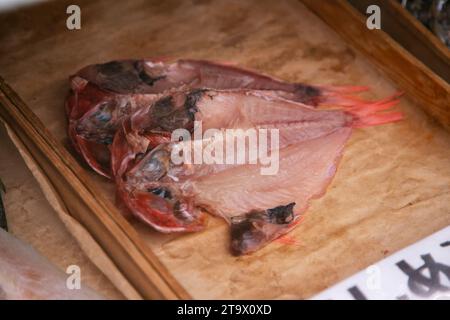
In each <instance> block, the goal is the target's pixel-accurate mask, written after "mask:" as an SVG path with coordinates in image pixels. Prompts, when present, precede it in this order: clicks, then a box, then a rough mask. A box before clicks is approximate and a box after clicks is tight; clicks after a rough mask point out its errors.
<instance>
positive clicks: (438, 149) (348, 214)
mask: <svg viewBox="0 0 450 320" xmlns="http://www.w3.org/2000/svg"><path fill="white" fill-rule="evenodd" d="M68 4H70V3H69V2H68V1H58V2H56V3H47V4H43V5H40V6H37V7H35V8H32V9H27V10H24V11H22V12H20V13H16V14H11V15H9V16H7V17H0V21H1V22H0V30H1V31H0V32H1V34H0V42H1V43H2V47H1V48H0V72H1V74H2V76H4V77H5V79H6V80H7V82H8V83H9V84H10V85H11V86H12V87H13V88H14V89H15V90H16V91H17V92H18V93H19V94H20V95H21V96H22V98H23V99H24V100H25V102H26V103H27V104H28V105H29V106H30V107H31V108H32V109H33V111H34V112H35V113H36V114H37V115H38V116H39V118H40V119H41V120H42V121H43V122H44V124H45V125H46V126H47V127H48V128H49V130H50V131H51V132H52V133H53V134H54V135H55V136H56V137H58V138H59V139H60V140H61V141H62V142H64V143H65V142H66V120H65V115H64V110H63V101H64V98H65V95H66V93H67V91H68V81H67V77H68V75H70V74H72V73H74V72H75V71H76V70H78V69H79V68H81V67H83V66H85V65H86V64H90V63H95V62H100V61H108V60H113V59H119V58H145V57H151V56H173V57H190V58H201V59H213V60H225V61H233V62H235V63H237V64H239V65H242V66H246V67H251V68H255V69H257V70H260V71H262V72H265V73H269V74H272V75H274V76H276V77H279V78H282V79H285V80H289V81H303V82H309V83H318V84H336V85H346V84H351V85H368V86H370V87H371V89H372V93H368V94H366V97H367V98H380V97H383V96H387V95H389V94H392V93H393V92H394V91H396V90H397V88H396V86H395V84H394V83H391V82H390V81H389V80H388V79H387V78H386V77H384V76H383V75H382V74H380V73H379V72H378V71H377V70H376V69H374V68H373V67H372V66H371V64H370V63H369V62H368V61H367V60H366V59H365V58H363V57H362V56H361V55H359V54H358V53H357V52H355V51H353V50H352V49H351V48H349V47H348V46H347V45H346V44H345V43H344V42H343V41H342V40H341V39H340V38H339V36H338V35H337V34H336V33H335V32H334V31H333V30H331V29H330V28H329V27H327V26H326V25H325V24H324V23H323V22H321V21H320V20H319V19H318V18H317V17H316V16H314V15H313V14H312V13H311V12H309V11H308V10H307V9H306V8H305V7H304V6H303V5H302V4H301V3H300V2H298V1H295V0H280V1H270V0H262V1H257V0H249V1H237V0H216V1H208V0H192V1H172V0H168V1H144V0H134V1H120V2H110V1H106V0H104V1H103V0H101V1H78V5H79V6H80V7H81V12H82V28H81V30H78V31H69V30H67V29H65V19H66V15H65V8H66V7H67V5H68ZM44 13H45V14H44ZM13 31H14V32H13ZM361 41H364V39H361ZM399 109H401V110H402V111H403V112H404V114H405V120H404V121H402V122H400V123H397V124H392V125H385V126H380V127H373V128H366V129H359V130H355V132H354V134H353V136H352V138H351V139H350V141H349V142H348V144H347V147H346V150H345V153H344V157H343V159H342V161H341V162H340V165H339V168H338V171H337V175H336V177H335V179H334V180H333V183H332V184H331V185H330V186H329V188H328V191H327V193H326V195H325V196H324V197H322V198H321V199H318V200H315V201H313V202H312V203H311V207H310V209H309V210H308V211H307V213H306V215H305V219H304V222H303V223H302V224H301V225H300V226H298V227H297V228H296V229H295V230H294V231H292V232H291V234H290V236H291V237H293V238H294V239H295V240H296V241H297V244H296V245H286V244H281V243H278V242H274V243H272V244H270V245H269V246H267V247H265V248H264V249H262V250H260V251H259V252H256V253H255V254H253V255H251V256H245V257H238V258H236V257H232V256H231V255H230V253H229V250H228V243H229V238H228V229H227V226H226V225H225V224H224V223H223V222H222V221H220V220H218V219H215V218H211V219H210V223H209V227H208V228H207V230H205V231H204V232H200V233H196V234H189V235H162V234H159V233H157V232H154V231H152V230H150V229H149V228H148V227H146V226H144V225H142V224H140V223H138V222H136V221H131V223H133V225H135V227H136V228H137V230H138V231H139V232H140V234H141V235H142V237H143V238H144V239H145V240H146V241H147V243H148V246H149V248H151V249H152V250H153V251H154V252H155V253H156V254H157V255H158V257H159V258H160V259H161V261H162V262H163V263H164V264H165V265H166V266H167V268H168V269H169V270H170V271H171V272H172V273H173V275H174V276H175V277H176V278H177V279H178V280H179V281H180V283H181V284H182V285H183V286H184V287H185V288H186V289H187V290H188V292H189V293H190V294H191V295H192V296H193V297H194V298H293V299H296V298H308V297H310V296H312V295H313V294H315V293H317V292H319V291H321V290H323V289H325V288H326V287H328V286H330V285H332V284H334V283H335V282H336V281H339V280H341V279H343V278H345V277H347V276H350V275H351V274H353V273H355V272H357V271H359V270H361V269H363V268H365V267H367V266H369V265H370V264H372V263H374V262H376V261H378V260H379V259H382V258H383V257H385V256H387V255H389V254H391V253H392V252H394V251H397V250H399V249H401V248H403V247H405V246H407V245H409V244H411V243H413V242H415V241H417V240H419V239H421V238H423V237H425V236H427V235H429V234H431V233H433V232H434V231H437V230H439V229H441V228H443V227H445V226H447V225H449V224H450V206H449V204H450V136H449V134H448V133H446V132H444V131H443V130H442V129H441V128H440V127H439V126H438V125H436V123H435V122H434V121H433V120H432V119H429V118H427V117H426V116H425V115H424V113H423V112H422V111H421V109H420V106H418V105H416V103H415V101H412V100H410V99H409V98H408V96H407V95H406V96H405V97H404V98H403V99H402V102H401V103H400V106H399ZM87 170H88V169H87ZM92 178H93V179H94V180H95V181H96V183H98V184H99V185H100V186H101V187H102V189H103V190H104V192H105V194H107V195H109V196H110V199H111V201H114V200H113V194H114V193H113V190H114V187H113V186H112V184H110V183H109V182H107V181H106V180H104V179H103V178H101V177H98V176H96V175H95V174H92ZM299 183H301V181H299ZM279 187H280V188H282V187H283V186H279ZM102 270H103V271H104V272H105V273H107V272H109V270H108V268H104V269H102Z"/></svg>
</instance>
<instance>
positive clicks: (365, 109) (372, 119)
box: [346, 93, 403, 128]
mask: <svg viewBox="0 0 450 320" xmlns="http://www.w3.org/2000/svg"><path fill="white" fill-rule="evenodd" d="M399 96H400V93H396V94H394V95H392V96H390V97H387V98H384V99H381V100H379V101H376V102H373V103H371V104H362V105H357V106H353V107H349V108H346V112H348V113H349V114H351V115H352V123H351V125H352V127H353V128H364V127H370V126H376V125H381V124H386V123H391V122H396V121H400V120H402V119H403V113H402V112H399V111H392V112H382V111H386V110H389V109H391V108H392V107H394V106H396V105H397V104H398V103H399V102H400V99H398V97H399Z"/></svg>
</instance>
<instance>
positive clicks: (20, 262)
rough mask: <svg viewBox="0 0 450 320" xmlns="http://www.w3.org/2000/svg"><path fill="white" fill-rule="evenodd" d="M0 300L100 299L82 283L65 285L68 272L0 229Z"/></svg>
mask: <svg viewBox="0 0 450 320" xmlns="http://www.w3.org/2000/svg"><path fill="white" fill-rule="evenodd" d="M0 253H1V254H0V300H5V299H6V300H25V299H37V300H100V299H103V297H101V296H100V295H99V294H97V293H95V292H94V291H93V290H91V289H90V288H87V287H86V286H83V285H82V286H81V288H80V289H68V287H67V285H66V281H67V279H68V277H69V275H68V274H65V273H64V272H62V271H60V270H59V269H58V268H56V267H55V266H53V265H52V264H51V263H50V262H49V261H48V260H47V259H46V258H44V257H43V256H41V255H40V254H39V253H38V252H36V251H35V250H34V249H33V248H32V247H30V246H29V245H26V244H25V243H23V242H22V241H20V240H18V239H16V238H14V237H13V236H12V235H10V234H9V233H7V232H6V231H5V230H3V229H0Z"/></svg>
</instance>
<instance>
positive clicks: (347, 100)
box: [318, 86, 403, 107]
mask: <svg viewBox="0 0 450 320" xmlns="http://www.w3.org/2000/svg"><path fill="white" fill-rule="evenodd" d="M318 88H319V89H320V90H321V91H320V92H321V95H320V102H319V104H320V105H329V106H338V107H353V106H363V105H373V104H380V103H384V102H388V101H392V100H394V99H397V98H399V97H400V96H401V95H402V94H403V93H402V92H396V93H394V94H393V95H391V96H389V97H386V98H384V99H381V100H367V99H364V98H361V97H358V96H355V95H352V94H353V93H359V92H363V91H367V90H369V88H368V87H366V86H344V87H333V86H320V87H318Z"/></svg>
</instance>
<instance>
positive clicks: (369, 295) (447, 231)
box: [312, 226, 450, 300]
mask: <svg viewBox="0 0 450 320" xmlns="http://www.w3.org/2000/svg"><path fill="white" fill-rule="evenodd" d="M312 299H314V300H318V299H333V300H339V299H344V300H348V299H350V300H351V299H355V300H359V299H361V300H364V299H367V300H379V299H400V300H403V299H404V300H407V299H411V300H414V299H445V300H450V226H449V227H446V228H444V229H442V230H440V231H438V232H436V233H434V234H432V235H431V236H429V237H427V238H424V239H422V240H420V241H418V242H416V243H414V244H413V245H411V246H409V247H406V248H404V249H402V250H400V251H398V252H396V253H394V254H393V255H391V256H389V257H387V258H386V259H383V260H381V261H379V262H378V263H376V264H374V265H371V266H369V267H368V268H367V269H365V270H363V271H361V272H359V273H357V274H355V275H353V276H351V277H350V278H347V279H345V280H344V281H341V282H339V283H338V284H336V285H334V286H333V287H331V288H329V289H327V290H325V291H323V292H321V293H319V294H318V295H316V296H314V297H312Z"/></svg>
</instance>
